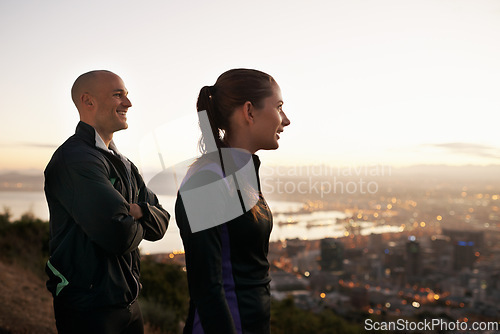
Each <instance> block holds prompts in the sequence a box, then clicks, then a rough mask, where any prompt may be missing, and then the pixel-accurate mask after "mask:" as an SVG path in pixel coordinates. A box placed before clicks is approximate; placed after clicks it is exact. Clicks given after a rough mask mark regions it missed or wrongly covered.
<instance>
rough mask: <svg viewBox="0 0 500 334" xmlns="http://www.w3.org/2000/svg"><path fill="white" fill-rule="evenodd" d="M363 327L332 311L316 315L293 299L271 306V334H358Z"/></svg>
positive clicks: (326, 310) (276, 302)
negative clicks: (303, 308) (302, 307)
mask: <svg viewBox="0 0 500 334" xmlns="http://www.w3.org/2000/svg"><path fill="white" fill-rule="evenodd" d="M363 332H364V330H363V328H362V326H356V325H353V324H350V323H348V322H347V321H346V320H344V319H342V318H340V317H339V316H337V315H336V314H335V313H333V312H332V311H331V310H328V309H325V310H322V311H321V312H318V313H314V312H311V311H305V310H302V309H300V308H298V307H297V306H295V303H294V301H293V298H292V297H288V298H286V299H284V300H282V301H279V302H278V301H273V303H272V304H271V333H273V334H331V333H341V334H351V333H352V334H358V333H363Z"/></svg>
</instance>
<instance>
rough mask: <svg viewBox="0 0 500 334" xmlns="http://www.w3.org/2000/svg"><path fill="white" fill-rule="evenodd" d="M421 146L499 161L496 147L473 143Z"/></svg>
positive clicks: (499, 154) (499, 156)
mask: <svg viewBox="0 0 500 334" xmlns="http://www.w3.org/2000/svg"><path fill="white" fill-rule="evenodd" d="M422 146H426V147H434V148H440V149H445V150H448V151H449V152H451V153H458V154H466V155H470V156H475V157H482V158H495V159H500V149H499V148H498V147H493V146H488V145H483V144H475V143H460V142H458V143H457V142H455V143H440V144H424V145H422Z"/></svg>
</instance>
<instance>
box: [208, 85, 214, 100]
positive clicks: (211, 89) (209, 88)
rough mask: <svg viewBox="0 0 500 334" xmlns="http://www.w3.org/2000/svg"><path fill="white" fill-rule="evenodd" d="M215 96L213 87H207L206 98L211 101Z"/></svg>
mask: <svg viewBox="0 0 500 334" xmlns="http://www.w3.org/2000/svg"><path fill="white" fill-rule="evenodd" d="M214 94H215V86H208V98H209V99H212V96H213V95H214Z"/></svg>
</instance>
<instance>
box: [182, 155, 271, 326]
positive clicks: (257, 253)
mask: <svg viewBox="0 0 500 334" xmlns="http://www.w3.org/2000/svg"><path fill="white" fill-rule="evenodd" d="M236 154H237V153H235V152H232V155H233V157H234V155H236ZM240 157H242V158H243V159H240V160H243V162H239V163H238V162H234V161H232V159H231V157H230V156H226V158H227V159H226V160H225V161H224V167H223V170H224V171H221V169H222V168H221V166H220V165H219V164H217V163H210V161H213V160H215V159H212V158H206V156H205V157H203V158H201V159H200V160H199V161H198V162H197V163H195V164H193V165H192V166H191V169H190V171H189V172H188V175H187V176H186V178H185V180H184V182H183V184H182V186H181V188H180V189H179V193H178V195H177V201H176V204H175V215H176V221H177V225H178V226H179V230H180V234H181V237H182V241H183V244H184V250H185V251H186V268H187V277H188V283H189V293H190V305H189V315H188V318H187V321H186V326H185V328H184V333H217V334H222V333H224V334H225V333H241V332H244V333H245V332H251V333H268V332H269V317H270V294H269V282H270V280H271V278H270V275H269V262H268V260H267V254H268V250H269V236H270V233H271V230H272V224H273V222H272V214H271V211H270V209H269V207H268V206H267V203H266V201H265V200H264V197H263V196H262V193H261V191H260V184H259V183H260V180H259V179H258V169H259V166H260V160H259V158H258V157H257V156H256V155H250V154H246V155H245V154H240ZM248 159H251V160H250V161H248ZM203 160H209V162H208V163H207V162H206V161H203ZM247 163H250V164H253V166H254V168H255V173H256V176H257V184H248V183H246V182H241V181H244V179H245V175H242V173H243V174H245V172H242V171H243V169H240V168H239V167H240V166H242V165H244V164H247ZM200 165H201V166H202V167H201V168H199V166H200ZM236 172H239V173H240V174H239V175H238V176H236ZM223 177H225V179H226V180H229V179H232V180H234V179H237V181H238V182H239V184H238V187H239V189H242V190H241V191H238V192H239V193H240V195H241V192H246V193H247V194H248V193H250V194H251V193H253V195H255V196H256V198H255V199H256V200H257V203H256V205H255V206H254V207H253V209H252V210H250V211H247V210H246V209H244V208H242V209H241V211H242V212H244V213H242V214H241V215H240V216H238V217H236V218H234V219H232V220H230V221H227V220H226V219H224V214H220V212H221V211H224V212H226V213H227V212H229V211H233V210H234V209H235V208H234V205H236V206H238V205H240V203H241V202H240V201H239V199H238V197H239V195H238V194H237V193H233V194H232V195H231V194H230V195H226V194H227V193H228V191H229V192H231V190H228V188H227V187H226V183H225V182H221V180H222V178H223ZM228 182H230V181H228ZM215 184H217V186H213V187H211V188H210V193H207V194H206V195H207V197H206V198H205V200H204V199H203V198H200V201H205V202H210V201H213V203H214V205H212V206H210V207H207V206H206V205H205V206H204V205H203V203H199V204H200V205H199V206H196V205H195V206H191V210H202V212H199V214H196V213H195V212H192V211H191V212H190V211H189V210H190V209H189V208H187V205H188V203H187V202H186V199H188V197H186V198H185V197H184V195H185V194H186V191H189V190H192V189H204V191H206V189H207V188H205V186H207V185H215ZM229 187H230V188H231V186H229ZM254 187H256V188H257V189H254ZM230 197H234V200H235V201H232V199H231V198H230ZM242 197H246V196H243V195H242ZM241 205H243V206H244V204H241ZM257 208H258V212H256V211H255V210H257ZM189 216H190V217H191V218H193V217H196V216H200V217H202V219H203V220H205V221H207V222H208V221H211V220H220V219H221V217H222V221H219V222H215V223H216V226H214V224H212V223H210V222H209V223H208V224H207V225H208V226H213V227H211V228H207V229H202V230H201V231H197V232H193V221H190V219H191V218H188V217H189Z"/></svg>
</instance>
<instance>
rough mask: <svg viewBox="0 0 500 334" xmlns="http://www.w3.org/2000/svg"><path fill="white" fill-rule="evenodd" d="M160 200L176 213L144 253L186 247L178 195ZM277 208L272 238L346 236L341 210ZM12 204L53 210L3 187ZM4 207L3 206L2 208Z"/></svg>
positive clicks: (42, 213) (40, 199)
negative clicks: (178, 219)
mask: <svg viewBox="0 0 500 334" xmlns="http://www.w3.org/2000/svg"><path fill="white" fill-rule="evenodd" d="M159 200H160V203H161V204H162V205H163V207H164V208H165V209H166V210H167V211H168V212H169V213H170V214H171V215H172V219H171V221H170V225H169V227H168V229H167V233H166V234H165V237H164V238H163V239H162V240H160V241H156V242H149V241H143V242H142V243H141V245H140V248H141V251H142V252H143V253H167V252H171V251H175V250H182V249H183V247H182V240H181V238H180V235H179V229H178V228H177V224H176V223H175V217H174V204H175V197H173V196H159ZM268 204H269V206H270V207H271V210H272V211H273V217H274V227H273V231H272V233H271V240H272V241H277V240H284V239H293V238H301V239H309V240H314V239H322V238H326V237H333V238H336V237H342V236H343V235H344V232H345V228H344V225H343V224H338V223H337V219H343V218H346V215H345V214H344V213H343V212H339V211H316V212H312V213H299V212H298V211H299V210H300V209H301V208H302V203H298V202H282V201H268ZM3 208H9V210H10V211H11V213H12V217H13V219H17V218H19V217H20V216H21V215H22V214H24V213H26V212H31V213H33V214H34V215H35V216H36V217H39V218H41V219H44V220H48V219H49V210H48V207H47V203H46V201H45V195H44V193H43V192H24V191H17V192H16V191H14V192H13V191H5V192H2V191H0V209H3ZM2 211H3V210H2ZM360 226H361V234H370V233H386V232H398V231H399V227H395V226H388V225H383V226H380V225H379V226H376V225H375V224H374V223H372V222H361V223H360Z"/></svg>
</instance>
